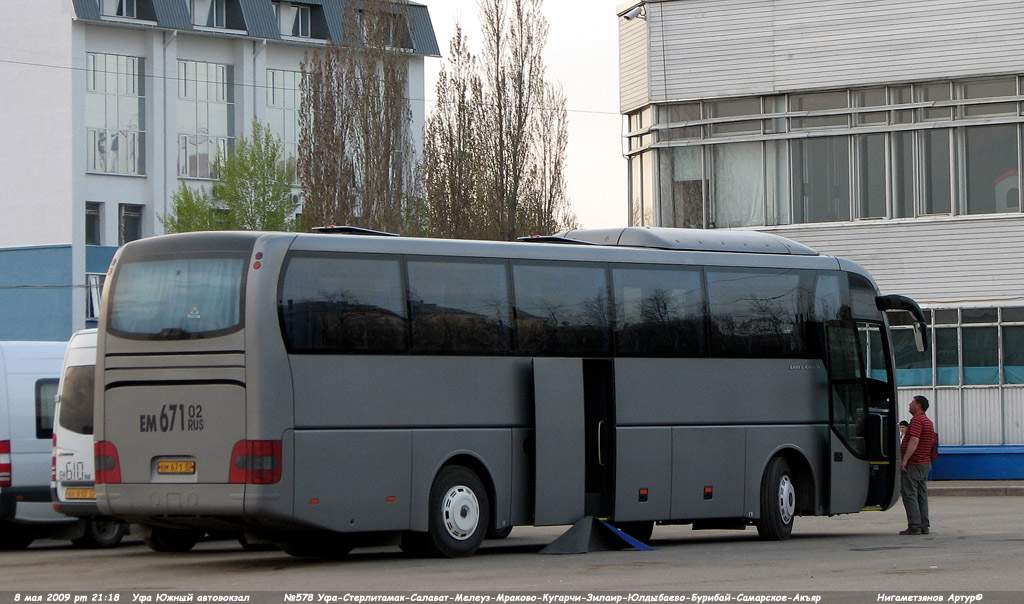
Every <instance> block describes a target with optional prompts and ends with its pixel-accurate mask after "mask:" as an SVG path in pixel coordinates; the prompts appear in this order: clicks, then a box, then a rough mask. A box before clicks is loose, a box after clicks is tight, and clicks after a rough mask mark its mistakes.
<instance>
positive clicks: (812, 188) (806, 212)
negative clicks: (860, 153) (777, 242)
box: [790, 136, 850, 223]
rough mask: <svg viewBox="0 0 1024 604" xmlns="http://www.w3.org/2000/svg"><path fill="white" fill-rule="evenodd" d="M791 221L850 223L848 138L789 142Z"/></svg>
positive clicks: (807, 139)
mask: <svg viewBox="0 0 1024 604" xmlns="http://www.w3.org/2000/svg"><path fill="white" fill-rule="evenodd" d="M790 161H791V165H792V170H793V176H792V182H793V222H795V223H806V222H836V221H845V220H850V137H848V136H828V137H821V138H806V139H797V140H794V141H792V154H791V158H790Z"/></svg>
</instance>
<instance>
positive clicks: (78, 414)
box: [57, 365, 96, 434]
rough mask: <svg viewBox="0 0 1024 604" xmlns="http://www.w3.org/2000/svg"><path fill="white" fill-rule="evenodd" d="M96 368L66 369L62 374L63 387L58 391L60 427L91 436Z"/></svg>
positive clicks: (91, 366) (88, 366)
mask: <svg viewBox="0 0 1024 604" xmlns="http://www.w3.org/2000/svg"><path fill="white" fill-rule="evenodd" d="M95 383H96V366H95V365H81V366H78V367H68V370H67V371H66V372H65V373H64V387H63V388H62V389H61V391H60V417H58V418H57V421H58V422H59V423H60V425H61V427H63V428H67V429H68V430H71V431H72V432H77V433H78V434H92V400H93V385H94V384H95Z"/></svg>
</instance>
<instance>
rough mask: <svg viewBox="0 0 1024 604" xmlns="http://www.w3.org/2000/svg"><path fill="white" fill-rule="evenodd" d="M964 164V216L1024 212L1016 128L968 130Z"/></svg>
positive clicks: (984, 127) (961, 211)
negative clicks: (1022, 210) (1020, 199)
mask: <svg viewBox="0 0 1024 604" xmlns="http://www.w3.org/2000/svg"><path fill="white" fill-rule="evenodd" d="M964 164H965V165H966V168H967V175H966V181H967V182H966V185H967V190H966V196H965V197H964V200H963V201H964V205H965V207H963V208H961V210H960V213H962V214H992V213H996V212H1017V211H1019V210H1020V201H1019V199H1018V198H1019V196H1020V177H1019V175H1018V174H1017V126H1016V125H1014V124H999V125H996V126H974V127H971V128H964Z"/></svg>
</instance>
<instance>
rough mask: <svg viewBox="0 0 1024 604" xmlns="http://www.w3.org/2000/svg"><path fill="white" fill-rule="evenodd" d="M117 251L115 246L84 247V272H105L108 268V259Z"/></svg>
mask: <svg viewBox="0 0 1024 604" xmlns="http://www.w3.org/2000/svg"><path fill="white" fill-rule="evenodd" d="M116 253H117V248H116V247H100V246H92V245H90V246H86V248H85V272H87V273H103V274H106V272H107V269H108V268H110V261H111V260H113V259H114V254H116Z"/></svg>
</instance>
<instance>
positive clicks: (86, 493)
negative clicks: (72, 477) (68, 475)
mask: <svg viewBox="0 0 1024 604" xmlns="http://www.w3.org/2000/svg"><path fill="white" fill-rule="evenodd" d="M64 499H96V489H68V490H66V491H64Z"/></svg>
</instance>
